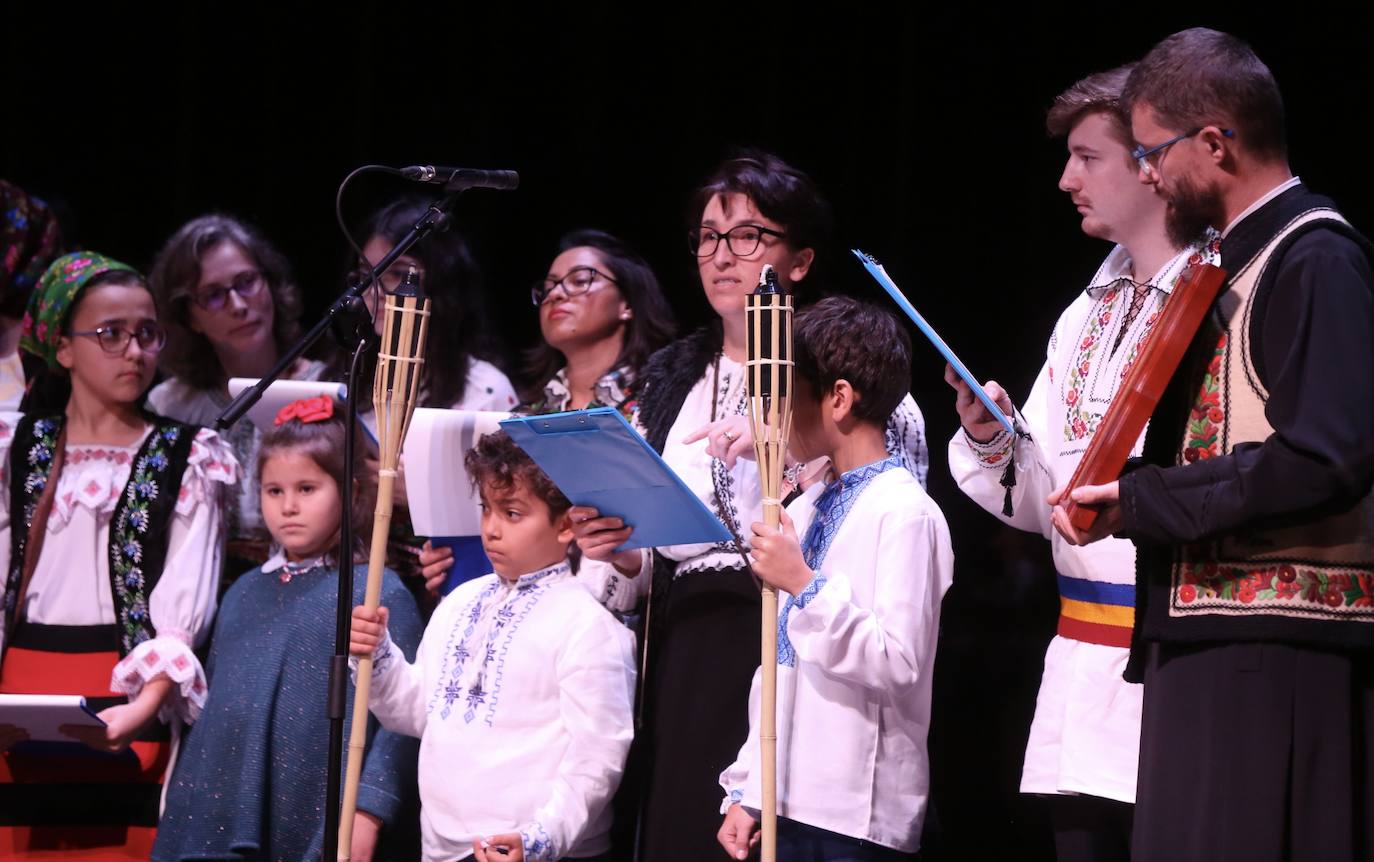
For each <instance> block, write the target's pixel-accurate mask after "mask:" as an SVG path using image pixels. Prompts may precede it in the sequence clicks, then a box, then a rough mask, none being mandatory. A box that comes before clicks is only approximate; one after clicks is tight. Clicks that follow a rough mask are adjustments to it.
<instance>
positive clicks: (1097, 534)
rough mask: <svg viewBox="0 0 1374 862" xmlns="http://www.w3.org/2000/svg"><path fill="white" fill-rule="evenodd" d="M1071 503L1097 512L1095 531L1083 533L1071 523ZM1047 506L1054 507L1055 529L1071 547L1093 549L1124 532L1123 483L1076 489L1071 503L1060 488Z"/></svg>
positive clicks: (1086, 486) (1052, 495)
mask: <svg viewBox="0 0 1374 862" xmlns="http://www.w3.org/2000/svg"><path fill="white" fill-rule="evenodd" d="M1065 487H1067V486H1065ZM1070 499H1071V500H1073V502H1075V503H1078V504H1079V505H1081V506H1089V507H1091V508H1094V509H1097V520H1095V521H1093V525H1092V528H1091V529H1089V530H1087V531H1083V530H1080V529H1078V528H1077V527H1075V526H1074V525H1073V524H1071V523H1069V513H1068V509H1067V508H1066V506H1067V505H1068V502H1069V500H1070ZM1045 502H1047V503H1049V504H1050V505H1051V506H1052V507H1054V511H1053V512H1052V513H1051V514H1050V520H1052V521H1053V522H1054V528H1055V529H1056V530H1058V531H1059V535H1061V536H1063V537H1064V541H1066V542H1068V543H1069V544H1070V545H1090V544H1092V543H1093V542H1096V541H1098V540H1099V539H1105V538H1106V537H1107V536H1110V535H1112V534H1113V533H1115V532H1116V531H1117V530H1120V529H1121V525H1122V523H1123V521H1124V519H1123V518H1122V515H1121V483H1120V482H1108V483H1107V484H1105V485H1084V486H1082V487H1081V488H1075V489H1074V490H1073V494H1071V495H1070V496H1069V498H1068V499H1065V497H1064V488H1060V489H1058V490H1057V491H1055V492H1054V493H1052V494H1050V495H1049V496H1048V497H1046V498H1045Z"/></svg>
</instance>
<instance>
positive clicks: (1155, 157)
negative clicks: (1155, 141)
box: [1131, 126, 1236, 177]
mask: <svg viewBox="0 0 1374 862" xmlns="http://www.w3.org/2000/svg"><path fill="white" fill-rule="evenodd" d="M1205 128H1207V127H1206V126H1198V127H1197V128H1196V129H1193V130H1192V131H1191V132H1184V133H1183V134H1181V135H1174V136H1173V137H1172V138H1170V139H1169V140H1167V141H1165V142H1164V143H1162V144H1160V145H1158V146H1155V147H1150V148H1149V149H1148V150H1147V149H1145V147H1143V146H1141V145H1139V144H1137V145H1136V148H1135V149H1133V150H1131V158H1133V159H1135V161H1136V164H1137V165H1139V166H1140V170H1141V171H1143V172H1145V173H1146V174H1149V175H1150V176H1153V177H1157V176H1159V164H1160V162H1162V161H1164V151H1165V150H1167V149H1169V148H1170V147H1172V146H1173V145H1174V144H1176V143H1178V142H1179V141H1181V140H1183V139H1184V138H1191V137H1192V136H1193V135H1196V134H1198V133H1199V132H1201V131H1202V130H1203V129H1205ZM1221 133H1222V134H1223V135H1225V136H1226V137H1228V138H1234V137H1235V136H1236V132H1235V130H1234V129H1222V130H1221Z"/></svg>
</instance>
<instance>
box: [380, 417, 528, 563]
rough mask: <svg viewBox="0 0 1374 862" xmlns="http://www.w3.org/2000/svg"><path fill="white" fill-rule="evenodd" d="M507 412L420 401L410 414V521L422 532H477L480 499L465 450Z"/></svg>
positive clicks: (495, 426) (407, 456) (494, 427)
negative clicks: (465, 465)
mask: <svg viewBox="0 0 1374 862" xmlns="http://www.w3.org/2000/svg"><path fill="white" fill-rule="evenodd" d="M508 418H510V414H509V413H498V412H492V411H483V410H436V409H431V408H428V407H420V408H417V409H416V410H415V415H414V417H413V418H411V420H410V430H409V431H407V432H406V441H405V445H404V447H403V448H402V450H401V454H402V455H403V456H404V458H405V471H406V495H407V497H408V499H409V503H410V523H411V525H412V526H413V527H414V528H415V534H416V535H418V536H476V535H478V534H480V533H481V529H482V527H481V525H482V514H481V506H480V501H479V500H478V497H477V495H476V494H474V493H473V492H472V486H471V484H470V483H469V482H468V474H467V471H466V470H464V469H463V456H464V455H466V454H467V451H468V450H469V449H471V448H472V447H473V446H474V445H475V444H476V443H477V441H478V440H479V439H481V438H482V437H485V436H486V435H488V434H491V433H492V432H494V431H499V430H501V429H500V425H499V424H497V423H499V422H500V421H501V420H502V419H508Z"/></svg>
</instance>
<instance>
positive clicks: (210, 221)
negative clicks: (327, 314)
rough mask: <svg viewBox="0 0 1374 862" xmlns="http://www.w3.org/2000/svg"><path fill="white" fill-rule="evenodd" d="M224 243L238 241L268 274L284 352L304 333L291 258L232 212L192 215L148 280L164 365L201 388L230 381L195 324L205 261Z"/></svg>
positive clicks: (277, 333) (156, 261)
mask: <svg viewBox="0 0 1374 862" xmlns="http://www.w3.org/2000/svg"><path fill="white" fill-rule="evenodd" d="M222 242H232V243H233V244H234V245H236V246H238V248H239V250H240V251H242V252H243V253H244V254H245V255H247V256H248V259H249V260H251V261H252V262H253V265H254V266H256V267H257V268H258V271H259V272H261V273H262V276H263V279H264V280H265V281H266V282H267V289H268V291H269V292H270V293H271V295H272V339H273V341H274V342H275V343H276V345H277V351H278V353H282V352H284V351H285V350H286V349H287V348H289V347H290V346H291V345H292V344H293V343H294V342H295V341H296V339H298V338H300V335H301V326H300V318H301V292H300V288H298V287H297V286H296V282H295V280H294V279H293V278H292V276H291V266H290V264H288V263H287V260H286V257H285V256H284V255H283V254H282V253H281V252H279V251H277V249H276V248H275V247H274V246H273V245H272V244H271V243H269V242H268V241H267V240H266V239H265V238H264V237H263V236H262V234H260V233H258V231H257V230H256V229H255V228H253V227H252V226H251V225H248V224H247V223H245V222H243V221H240V220H239V219H236V218H234V217H232V216H227V215H220V214H211V215H203V216H201V217H200V218H196V219H192V220H191V221H189V222H187V223H186V224H184V225H182V226H181V229H180V230H178V231H177V232H176V233H174V234H172V237H171V239H169V240H167V243H166V245H164V246H163V247H162V250H161V251H159V252H158V254H157V258H156V259H154V261H153V268H152V271H151V272H149V274H148V284H149V287H150V288H151V289H152V292H153V299H154V300H155V301H156V302H157V307H158V311H159V314H160V316H161V317H162V318H163V320H162V325H163V326H164V327H165V328H166V329H167V346H166V347H164V348H162V355H161V356H159V357H158V364H159V365H161V366H162V368H163V370H164V371H166V372H167V373H168V374H171V375H172V376H174V377H177V378H179V379H181V380H183V381H185V382H186V383H188V384H190V385H191V386H193V387H195V388H197V389H216V388H218V387H220V386H223V385H224V382H225V381H224V368H223V367H222V366H221V365H220V362H219V356H218V355H217V354H216V353H215V349H214V347H213V346H211V344H210V340H209V339H208V338H206V337H205V336H204V335H201V334H200V333H198V332H194V331H192V329H191V327H190V304H191V293H192V292H194V291H195V289H196V286H197V285H198V284H199V283H200V276H201V269H200V261H201V258H202V257H204V256H205V253H206V252H208V251H210V250H211V249H213V248H214V247H216V246H218V245H219V244H220V243H222Z"/></svg>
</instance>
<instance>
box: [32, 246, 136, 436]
mask: <svg viewBox="0 0 1374 862" xmlns="http://www.w3.org/2000/svg"><path fill="white" fill-rule="evenodd" d="M111 284H113V285H119V286H121V287H141V288H143V289H144V290H149V288H148V282H147V281H146V280H144V278H143V276H142V275H140V274H139V273H137V272H130V271H129V270H127V269H111V270H107V271H106V272H102V273H100V274H99V275H93V276H91V277H90V279H88V280H87V281H86V283H85V284H83V285H81V289H80V290H78V291H77V293H76V296H74V297H72V302H71V305H69V306H67V313H66V315H64V316H63V318H62V329H61V331H62V334H63V335H69V334H70V333H71V331H72V321H73V320H75V319H76V310H77V309H78V308H80V307H81V303H82V301H83V300H85V298H86V297H87V296H89V295H90V293H91V291H92V290H94V289H96V288H97V287H104V286H106V285H111ZM19 354H20V364H22V365H23V366H24V378H25V379H26V380H28V381H29V385H28V388H27V390H26V391H25V392H24V397H23V398H22V399H20V404H19V412H21V413H35V414H45V413H59V412H61V411H63V410H65V409H66V407H67V402H68V401H70V400H71V397H72V378H71V375H70V374H69V373H68V372H67V369H65V368H62V367H56V368H54V367H51V366H49V365H48V364H47V363H46V362H44V361H43V360H42V359H40V358H39V357H37V356H34V355H33V354H31V353H28V352H27V351H23V350H21V351H20V352H19Z"/></svg>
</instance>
